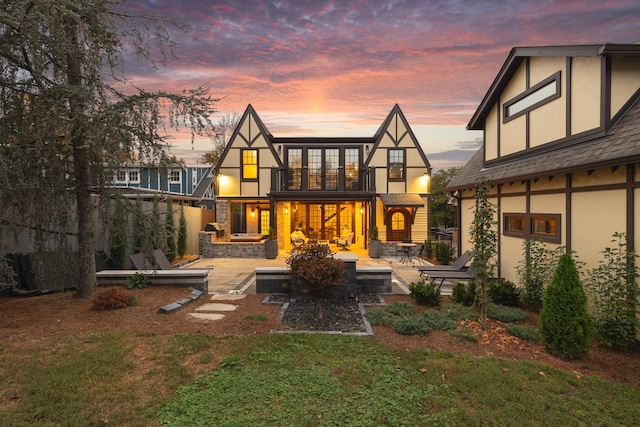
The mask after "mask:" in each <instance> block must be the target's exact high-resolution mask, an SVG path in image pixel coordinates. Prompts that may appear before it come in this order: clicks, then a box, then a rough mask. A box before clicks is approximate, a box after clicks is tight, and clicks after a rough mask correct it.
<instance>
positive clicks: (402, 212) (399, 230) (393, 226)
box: [386, 209, 411, 242]
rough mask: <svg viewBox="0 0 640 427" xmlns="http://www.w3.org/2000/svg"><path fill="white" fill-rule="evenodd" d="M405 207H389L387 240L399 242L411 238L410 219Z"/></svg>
mask: <svg viewBox="0 0 640 427" xmlns="http://www.w3.org/2000/svg"><path fill="white" fill-rule="evenodd" d="M410 218H411V217H410V215H409V212H407V210H406V209H390V210H389V212H387V218H386V219H387V241H395V242H400V241H402V240H408V239H411V221H410Z"/></svg>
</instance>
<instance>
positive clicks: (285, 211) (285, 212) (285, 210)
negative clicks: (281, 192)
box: [284, 207, 289, 215]
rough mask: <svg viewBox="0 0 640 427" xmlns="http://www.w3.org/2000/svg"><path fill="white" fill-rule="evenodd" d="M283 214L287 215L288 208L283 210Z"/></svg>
mask: <svg viewBox="0 0 640 427" xmlns="http://www.w3.org/2000/svg"><path fill="white" fill-rule="evenodd" d="M284 214H285V215H289V208H287V207H285V208H284Z"/></svg>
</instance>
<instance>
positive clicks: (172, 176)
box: [169, 170, 180, 184]
mask: <svg viewBox="0 0 640 427" xmlns="http://www.w3.org/2000/svg"><path fill="white" fill-rule="evenodd" d="M169 182H171V183H172V184H175V183H179V182H180V171H179V170H170V171H169Z"/></svg>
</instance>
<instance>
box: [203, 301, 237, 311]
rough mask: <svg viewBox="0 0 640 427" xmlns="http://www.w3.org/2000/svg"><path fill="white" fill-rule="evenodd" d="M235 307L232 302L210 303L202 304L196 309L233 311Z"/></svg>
mask: <svg viewBox="0 0 640 427" xmlns="http://www.w3.org/2000/svg"><path fill="white" fill-rule="evenodd" d="M236 308H238V306H237V305H234V304H221V303H210V304H202V305H201V306H200V307H198V308H196V311H234V310H235V309H236Z"/></svg>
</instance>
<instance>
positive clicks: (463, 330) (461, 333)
mask: <svg viewBox="0 0 640 427" xmlns="http://www.w3.org/2000/svg"><path fill="white" fill-rule="evenodd" d="M449 333H450V334H451V335H452V336H454V337H456V338H459V339H462V340H467V341H472V342H477V341H478V335H476V334H475V333H474V332H473V330H472V329H471V328H469V327H468V326H464V325H459V326H458V327H457V328H455V329H452V330H451V331H449Z"/></svg>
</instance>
